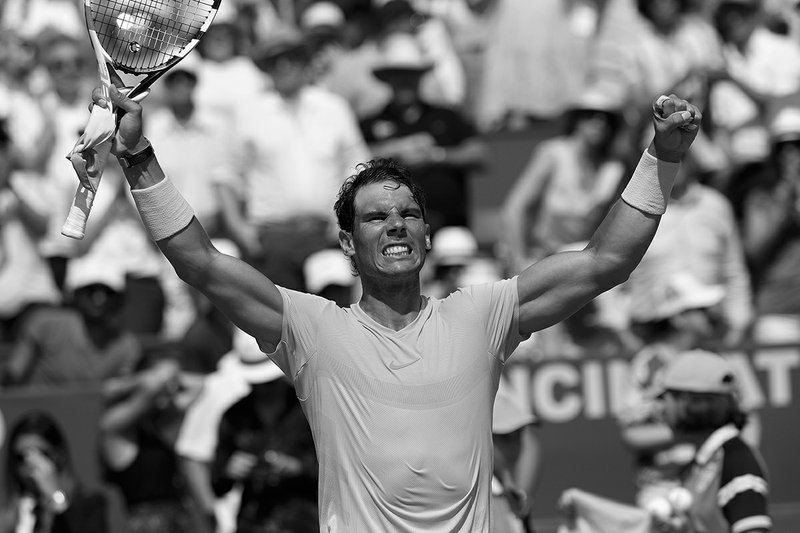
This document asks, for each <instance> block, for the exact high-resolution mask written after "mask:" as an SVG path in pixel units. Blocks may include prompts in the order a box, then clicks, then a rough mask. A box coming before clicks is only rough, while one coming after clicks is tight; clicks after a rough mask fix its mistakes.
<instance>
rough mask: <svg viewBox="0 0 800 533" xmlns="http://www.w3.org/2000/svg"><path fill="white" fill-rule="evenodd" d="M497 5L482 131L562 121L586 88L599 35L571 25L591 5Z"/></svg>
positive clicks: (547, 0)
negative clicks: (589, 63)
mask: <svg viewBox="0 0 800 533" xmlns="http://www.w3.org/2000/svg"><path fill="white" fill-rule="evenodd" d="M494 1H495V4H496V5H495V6H492V7H491V8H490V9H492V10H493V12H492V13H490V14H489V21H488V24H489V28H488V35H487V36H486V43H487V45H486V49H485V51H484V53H483V62H482V66H481V68H482V77H481V79H480V81H479V89H478V90H479V91H480V95H479V100H478V102H477V111H476V113H477V117H478V118H477V125H478V128H479V130H480V131H493V130H498V129H509V128H511V129H516V128H517V127H522V128H524V127H527V126H528V125H529V124H528V123H529V122H530V120H542V119H545V120H549V119H555V118H558V117H559V116H560V115H561V114H562V113H563V111H564V110H565V109H566V107H567V106H568V105H569V104H570V103H572V102H573V101H574V100H575V99H576V98H577V97H578V96H579V95H580V93H581V91H582V90H583V88H584V85H585V77H586V58H587V57H589V52H590V51H591V49H592V45H591V43H592V42H593V39H594V35H593V33H594V32H593V29H592V28H591V27H590V28H589V30H588V31H586V30H585V29H584V28H581V27H580V25H578V27H576V26H575V25H573V24H572V23H571V20H570V15H571V13H573V9H575V7H576V6H580V7H583V6H584V5H585V4H583V3H580V2H568V3H565V2H563V1H562V0H537V1H535V2H531V1H530V0H494ZM471 3H472V4H475V5H476V6H481V5H482V4H486V3H487V2H480V1H479V2H471ZM577 11H578V10H577V9H575V11H574V12H577ZM584 13H585V11H584ZM592 25H593V23H591V22H590V26H592ZM628 44H629V45H630V44H631V43H628ZM654 94H655V93H654Z"/></svg>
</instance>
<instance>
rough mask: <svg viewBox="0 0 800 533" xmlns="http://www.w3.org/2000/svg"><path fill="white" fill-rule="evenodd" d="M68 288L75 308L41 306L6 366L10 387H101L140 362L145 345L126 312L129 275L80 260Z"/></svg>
mask: <svg viewBox="0 0 800 533" xmlns="http://www.w3.org/2000/svg"><path fill="white" fill-rule="evenodd" d="M66 287H67V291H68V292H69V294H71V304H72V305H71V306H66V307H56V308H43V309H40V310H38V311H36V313H35V315H33V316H31V317H30V319H29V320H28V321H27V323H26V324H25V327H24V329H23V330H22V332H21V333H20V336H19V339H18V340H17V342H16V343H15V344H14V346H13V348H12V353H11V355H10V357H9V360H8V361H7V362H6V365H5V368H4V369H3V383H4V384H5V385H6V386H21V385H48V386H66V385H77V384H82V385H87V384H98V385H99V384H100V383H102V381H104V380H105V379H107V378H110V377H114V376H121V375H127V374H130V373H131V372H132V371H133V369H134V367H135V365H136V364H137V363H138V361H139V359H140V357H141V353H142V346H141V343H140V342H139V340H138V339H137V338H136V336H135V335H133V334H132V333H131V332H130V331H129V330H128V329H127V326H126V324H125V323H124V321H123V315H122V310H123V304H124V293H123V291H124V288H125V276H124V274H123V273H122V272H120V271H119V270H118V269H115V268H112V267H109V266H108V265H105V264H103V263H102V262H99V261H95V260H89V261H80V260H79V261H76V262H75V263H74V264H73V265H72V268H70V271H69V275H68V277H67V280H66Z"/></svg>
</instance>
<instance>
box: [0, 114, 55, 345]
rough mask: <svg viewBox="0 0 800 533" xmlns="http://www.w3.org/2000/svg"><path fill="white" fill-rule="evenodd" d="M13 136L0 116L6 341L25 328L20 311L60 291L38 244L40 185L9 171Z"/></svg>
mask: <svg viewBox="0 0 800 533" xmlns="http://www.w3.org/2000/svg"><path fill="white" fill-rule="evenodd" d="M12 151H13V147H12V139H11V136H10V135H9V131H8V128H7V123H6V121H5V120H2V119H0V294H2V295H3V297H2V298H0V342H1V343H11V342H13V341H14V340H15V339H16V338H17V335H18V332H19V331H20V329H21V328H24V323H25V317H26V316H30V314H31V311H33V310H34V309H35V308H37V307H39V306H40V305H52V304H56V303H58V302H59V301H60V299H61V295H60V292H59V290H58V289H57V287H56V286H55V283H54V281H53V277H52V275H51V273H50V268H49V266H48V264H47V263H46V262H45V260H44V258H42V257H41V255H40V254H39V251H38V249H37V242H38V239H39V238H41V236H42V235H43V234H44V232H45V231H46V228H47V219H46V216H45V215H43V214H42V213H41V212H40V211H39V210H38V209H37V207H41V206H37V207H34V205H33V204H34V203H35V202H33V199H34V198H35V197H36V196H37V194H36V193H37V192H38V189H37V187H41V185H42V184H41V180H40V179H39V178H38V177H36V176H23V175H22V174H21V173H18V172H17V173H15V172H14V158H13V156H12Z"/></svg>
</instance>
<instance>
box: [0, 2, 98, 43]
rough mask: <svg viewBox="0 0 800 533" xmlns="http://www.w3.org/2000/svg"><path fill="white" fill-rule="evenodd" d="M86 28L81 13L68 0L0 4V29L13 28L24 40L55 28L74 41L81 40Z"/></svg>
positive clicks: (75, 5)
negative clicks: (74, 39)
mask: <svg viewBox="0 0 800 533" xmlns="http://www.w3.org/2000/svg"><path fill="white" fill-rule="evenodd" d="M85 27H86V25H85V23H84V21H83V13H82V11H81V10H80V9H79V8H78V5H77V4H76V3H75V2H70V1H69V0H6V1H5V2H2V3H0V28H2V30H3V31H5V30H7V29H11V28H13V29H14V31H16V32H18V33H19V35H21V36H23V37H25V38H29V39H30V38H36V37H37V36H38V35H40V34H42V33H43V32H45V31H47V30H49V29H52V28H58V29H59V31H61V32H63V33H65V34H68V35H70V36H72V37H74V38H81V37H83V35H84V32H85V30H84V28H85Z"/></svg>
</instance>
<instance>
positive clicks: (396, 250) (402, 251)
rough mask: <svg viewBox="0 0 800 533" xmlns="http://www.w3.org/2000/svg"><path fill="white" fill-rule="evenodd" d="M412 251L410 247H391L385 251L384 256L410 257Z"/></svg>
mask: <svg viewBox="0 0 800 533" xmlns="http://www.w3.org/2000/svg"><path fill="white" fill-rule="evenodd" d="M410 253H411V249H410V248H409V247H408V246H401V245H397V246H390V247H388V248H387V249H385V250H384V251H383V255H408V254H410Z"/></svg>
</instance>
